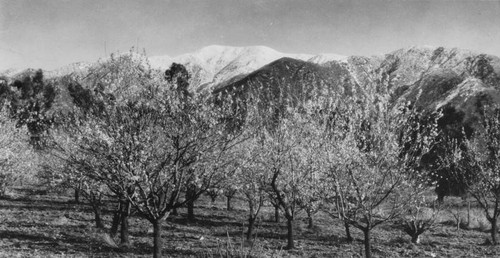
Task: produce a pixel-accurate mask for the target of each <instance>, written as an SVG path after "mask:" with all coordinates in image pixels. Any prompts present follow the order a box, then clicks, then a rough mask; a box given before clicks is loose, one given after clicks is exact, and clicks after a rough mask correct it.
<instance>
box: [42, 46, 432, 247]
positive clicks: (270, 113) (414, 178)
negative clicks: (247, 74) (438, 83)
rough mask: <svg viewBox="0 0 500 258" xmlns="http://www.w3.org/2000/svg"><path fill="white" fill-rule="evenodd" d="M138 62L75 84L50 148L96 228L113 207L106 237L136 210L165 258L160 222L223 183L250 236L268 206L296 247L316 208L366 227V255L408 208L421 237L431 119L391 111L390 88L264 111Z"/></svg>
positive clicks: (280, 100)
mask: <svg viewBox="0 0 500 258" xmlns="http://www.w3.org/2000/svg"><path fill="white" fill-rule="evenodd" d="M136 59H137V56H134V55H129V56H127V55H124V56H120V57H116V58H112V59H111V61H108V62H106V63H104V64H103V65H102V66H99V67H97V68H95V69H94V70H91V71H90V73H89V75H88V76H86V77H85V78H82V79H80V80H76V81H72V82H68V84H67V88H68V92H69V94H70V95H71V97H72V99H73V102H74V104H75V105H74V106H73V107H74V108H73V109H69V110H66V111H65V112H60V113H59V114H58V115H57V116H56V117H55V118H54V124H55V125H56V126H55V127H54V128H53V130H52V131H51V136H52V141H51V144H49V145H50V151H51V155H54V156H56V157H58V160H59V161H60V162H58V163H54V164H52V166H53V167H52V168H53V169H54V170H58V171H59V172H60V173H59V174H60V175H61V176H62V177H63V178H64V181H65V182H67V183H69V184H70V185H72V186H74V187H76V188H78V189H79V190H80V191H81V192H82V193H83V195H84V196H85V197H86V198H87V199H88V200H89V202H90V203H91V205H92V207H93V209H94V212H95V216H96V225H97V226H98V227H103V226H104V225H102V222H101V219H100V216H101V215H100V205H101V203H102V200H103V198H105V197H107V198H113V199H115V200H117V201H118V203H119V206H118V208H117V212H116V214H115V216H114V218H113V225H112V227H111V233H112V235H113V234H115V233H116V232H117V229H118V227H119V225H121V238H122V239H121V240H122V244H128V237H127V227H128V221H127V217H128V215H129V213H130V210H131V209H133V210H135V211H136V212H137V213H138V214H139V215H140V216H141V217H144V218H145V219H147V220H148V221H149V222H150V223H151V224H152V226H153V231H154V234H153V235H154V256H155V257H159V256H161V228H162V227H161V223H162V221H163V220H164V219H166V218H167V217H168V216H169V214H170V213H171V212H173V211H174V210H175V209H176V208H179V207H182V206H185V205H187V206H188V207H189V206H190V205H191V208H192V204H193V201H194V200H196V199H197V198H198V197H199V196H200V195H201V194H202V193H204V192H206V191H207V190H208V189H212V188H213V187H216V186H218V185H221V184H224V183H226V184H227V183H228V182H227V181H228V180H229V181H230V182H229V183H230V184H233V185H235V186H237V188H238V189H239V190H240V192H241V193H242V195H243V196H244V198H245V200H246V201H247V203H248V207H249V217H248V232H247V237H248V238H251V236H252V230H253V225H254V223H255V220H256V218H257V216H258V215H259V211H260V210H261V207H262V205H263V203H264V199H265V198H270V199H271V200H272V201H273V203H275V205H276V206H277V207H279V208H280V209H281V210H282V212H283V214H284V216H285V218H286V220H287V228H288V234H287V235H288V244H287V248H290V249H291V248H294V232H293V228H294V226H293V225H294V221H295V219H296V217H297V213H298V212H299V211H300V210H305V211H306V212H307V214H308V215H309V217H310V218H311V222H312V214H314V213H315V212H317V211H318V210H319V208H320V207H322V208H323V210H325V211H326V212H328V213H329V214H331V215H332V216H333V217H336V218H340V219H341V220H342V221H343V222H344V224H345V226H346V230H347V232H346V233H347V234H348V237H350V235H349V233H348V232H349V227H351V226H353V227H355V228H358V229H360V230H362V231H363V233H364V236H365V241H364V243H365V251H366V255H367V256H370V254H371V251H370V250H371V247H370V234H371V231H372V229H374V228H375V227H377V226H378V225H380V224H383V223H386V222H389V221H393V220H394V219H397V218H401V216H403V215H404V214H406V215H408V210H410V211H411V212H412V214H409V215H413V217H412V218H413V219H410V220H409V221H408V222H409V223H408V226H407V229H408V232H409V233H410V234H412V236H413V237H414V238H415V239H417V238H418V235H419V234H421V233H422V232H423V230H425V226H426V225H421V224H418V223H417V222H418V221H417V220H416V219H415V218H416V217H418V216H419V215H420V214H419V212H421V209H420V208H421V207H422V206H424V204H425V195H424V193H425V191H426V190H427V189H428V188H427V186H428V185H427V184H426V183H427V182H426V181H425V178H424V177H423V176H422V173H419V168H420V167H419V160H420V156H421V155H422V154H425V153H426V152H427V151H428V149H429V148H430V146H431V143H432V139H433V137H434V136H435V133H436V128H435V123H432V122H430V123H427V124H425V125H424V124H422V123H421V122H420V119H419V115H418V114H417V113H416V112H414V111H413V110H411V108H410V107H409V106H407V105H391V103H389V101H388V99H389V98H388V96H387V94H386V93H385V92H384V91H382V90H380V89H381V88H383V87H378V88H379V89H378V90H377V91H376V92H375V91H374V92H369V93H365V94H361V93H360V94H358V95H352V96H345V95H344V96H340V95H336V94H333V93H330V94H322V93H319V92H318V94H316V95H315V96H310V97H308V98H300V99H295V100H291V99H289V97H287V96H285V94H281V95H280V96H278V97H277V98H276V99H275V100H273V101H271V102H265V103H264V102H263V101H260V99H265V98H260V96H259V95H256V94H260V93H255V94H253V95H252V94H250V95H247V96H245V98H238V97H235V96H230V94H229V95H226V96H224V95H220V96H212V95H206V94H202V93H194V92H191V91H189V88H188V79H189V75H188V74H187V72H186V71H185V69H184V68H183V67H182V66H180V65H175V64H174V65H173V66H172V67H171V68H170V69H169V70H168V71H167V72H166V73H165V74H164V75H160V74H158V73H155V72H153V71H152V70H151V69H148V68H147V66H145V65H144V64H143V63H142V62H140V60H139V62H138V61H137V60H136ZM382 86H383V85H382ZM224 181H226V182H224Z"/></svg>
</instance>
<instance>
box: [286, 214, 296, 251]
mask: <svg viewBox="0 0 500 258" xmlns="http://www.w3.org/2000/svg"><path fill="white" fill-rule="evenodd" d="M286 226H287V229H288V233H287V241H288V243H287V246H286V249H287V250H291V249H294V248H295V244H294V242H293V218H287V223H286Z"/></svg>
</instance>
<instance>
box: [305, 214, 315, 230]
mask: <svg viewBox="0 0 500 258" xmlns="http://www.w3.org/2000/svg"><path fill="white" fill-rule="evenodd" d="M313 227H314V221H313V218H312V214H311V212H310V211H308V212H307V228H309V229H311V228H313Z"/></svg>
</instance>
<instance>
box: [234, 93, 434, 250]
mask: <svg viewBox="0 0 500 258" xmlns="http://www.w3.org/2000/svg"><path fill="white" fill-rule="evenodd" d="M254 99H258V98H254ZM386 99H387V98H385V96H384V95H382V94H379V93H376V92H372V93H370V94H367V95H365V96H364V97H359V96H342V98H340V97H339V96H335V95H333V96H332V95H331V96H318V97H316V98H313V99H310V100H305V101H303V102H301V103H300V104H298V105H296V104H295V105H293V106H291V105H287V104H285V105H282V104H276V105H274V104H268V105H265V106H266V109H264V110H262V108H261V107H262V106H263V105H259V104H255V103H253V104H251V105H250V106H247V107H248V108H247V117H246V119H247V120H246V124H245V126H244V127H245V128H244V131H245V133H247V134H248V137H247V138H248V140H246V141H245V142H243V143H242V144H240V145H239V146H238V147H237V148H236V152H237V153H238V154H239V156H238V160H239V161H238V173H237V174H236V176H235V182H236V184H239V185H240V191H241V192H242V193H243V196H244V197H245V199H246V200H247V202H248V205H249V222H248V231H247V233H248V234H247V237H249V236H250V234H251V232H252V226H253V222H254V221H255V218H256V216H257V213H258V211H259V208H260V207H261V205H262V198H263V196H268V197H269V198H271V200H273V201H274V202H275V203H277V204H278V205H279V207H280V209H281V211H282V212H283V214H284V217H285V218H286V220H287V228H288V234H287V236H288V238H287V239H288V242H287V248H290V249H291V248H294V239H293V237H294V232H293V228H294V227H293V224H294V220H295V219H296V216H297V213H298V212H299V211H301V210H304V211H305V212H306V213H307V215H308V217H309V220H310V223H312V215H313V214H314V213H315V212H317V211H318V210H320V209H321V210H323V211H325V212H327V213H328V214H330V215H331V216H332V217H334V218H339V219H340V220H341V221H343V222H344V224H345V227H346V234H347V237H348V239H350V238H351V236H350V233H349V228H350V227H351V226H353V227H355V228H357V229H359V230H361V231H362V232H363V233H364V244H365V253H366V256H367V257H369V256H370V255H371V251H370V250H371V246H370V245H371V242H370V234H371V231H372V229H374V228H376V227H377V226H379V225H381V224H383V223H387V222H392V221H394V220H397V219H403V221H404V222H405V223H404V224H403V225H402V226H403V227H404V228H405V230H406V232H407V233H408V234H410V235H411V236H412V238H413V241H418V237H419V235H420V234H422V233H423V232H424V231H425V230H426V229H428V227H429V226H430V225H431V223H432V220H433V218H434V217H433V214H431V215H429V213H428V211H429V210H428V209H427V207H426V205H428V204H429V202H428V197H429V196H428V192H429V191H428V190H429V182H428V181H427V177H426V176H425V175H424V173H423V172H422V171H421V166H420V159H421V156H422V155H423V154H425V153H427V152H428V151H429V149H430V148H431V146H432V141H433V138H434V137H435V136H436V133H437V131H436V126H435V122H432V121H430V122H427V123H425V124H424V123H422V119H421V118H420V115H419V114H417V113H416V112H414V111H413V110H411V109H410V107H409V106H407V105H400V106H391V105H390V103H389V102H388V101H386ZM277 103H286V101H284V102H281V101H278V102H277ZM247 104H248V103H247ZM277 113H278V114H279V115H276V114H277ZM269 114H271V115H269ZM426 197H427V201H426ZM426 209H427V210H426ZM431 213H432V212H431Z"/></svg>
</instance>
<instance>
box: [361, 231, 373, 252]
mask: <svg viewBox="0 0 500 258" xmlns="http://www.w3.org/2000/svg"><path fill="white" fill-rule="evenodd" d="M363 234H364V235H365V242H364V244H365V257H366V258H371V257H372V249H371V242H370V229H368V228H365V229H363Z"/></svg>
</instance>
